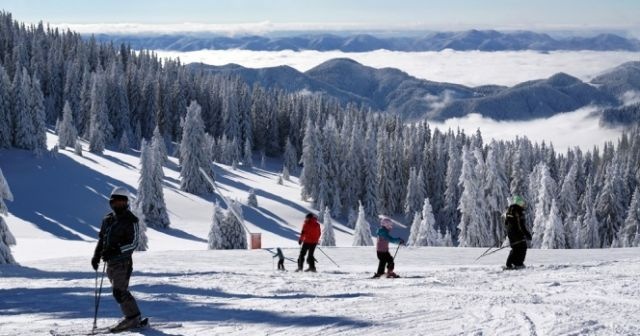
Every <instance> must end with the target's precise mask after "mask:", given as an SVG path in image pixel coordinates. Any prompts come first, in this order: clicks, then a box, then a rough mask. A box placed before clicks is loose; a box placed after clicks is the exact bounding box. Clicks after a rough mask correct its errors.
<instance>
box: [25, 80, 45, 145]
mask: <svg viewBox="0 0 640 336" xmlns="http://www.w3.org/2000/svg"><path fill="white" fill-rule="evenodd" d="M29 111H30V112H29V114H30V115H31V118H33V121H32V124H33V130H34V132H35V133H34V134H33V139H34V143H33V145H34V150H35V152H36V154H38V153H42V152H44V151H46V150H47V125H46V114H45V106H44V96H43V94H42V90H41V89H40V79H39V78H38V77H37V75H35V74H34V75H33V77H32V78H31V90H30V99H29Z"/></svg>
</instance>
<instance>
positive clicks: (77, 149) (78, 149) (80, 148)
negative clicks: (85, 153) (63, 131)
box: [73, 139, 82, 156]
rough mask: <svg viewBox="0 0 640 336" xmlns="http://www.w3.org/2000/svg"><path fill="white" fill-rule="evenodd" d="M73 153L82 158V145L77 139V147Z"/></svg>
mask: <svg viewBox="0 0 640 336" xmlns="http://www.w3.org/2000/svg"><path fill="white" fill-rule="evenodd" d="M73 152H74V153H76V155H77V156H82V144H81V143H80V141H78V139H76V145H75V147H74V149H73Z"/></svg>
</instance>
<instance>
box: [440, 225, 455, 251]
mask: <svg viewBox="0 0 640 336" xmlns="http://www.w3.org/2000/svg"><path fill="white" fill-rule="evenodd" d="M441 246H446V247H452V246H453V238H452V237H451V231H449V229H447V232H445V234H444V236H442V244H441Z"/></svg>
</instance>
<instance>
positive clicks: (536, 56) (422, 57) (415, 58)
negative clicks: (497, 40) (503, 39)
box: [156, 49, 640, 86]
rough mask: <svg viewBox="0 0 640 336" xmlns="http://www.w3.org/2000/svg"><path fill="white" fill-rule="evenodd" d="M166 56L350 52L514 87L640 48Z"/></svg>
mask: <svg viewBox="0 0 640 336" xmlns="http://www.w3.org/2000/svg"><path fill="white" fill-rule="evenodd" d="M156 52H157V53H158V55H159V56H161V57H171V58H175V57H180V59H181V60H182V61H183V62H185V63H192V62H202V63H206V64H212V65H225V64H229V63H235V64H240V65H242V66H245V67H249V68H263V67H272V66H278V65H288V66H291V67H293V68H295V69H297V70H300V71H306V70H309V69H311V68H313V67H315V66H317V65H318V64H320V63H322V62H325V61H327V60H330V59H333V58H340V57H346V58H351V59H353V60H355V61H358V62H360V63H362V64H364V65H368V66H372V67H374V68H384V67H392V68H397V69H400V70H402V71H405V72H407V73H408V74H410V75H412V76H415V77H418V78H422V79H427V80H431V81H436V82H450V83H456V84H463V85H468V86H478V85H485V84H498V85H507V86H512V85H515V84H517V83H521V82H524V81H527V80H532V79H540V78H547V77H549V76H551V75H553V74H555V73H558V72H565V73H568V74H570V75H572V76H575V77H578V78H580V79H582V80H585V81H589V80H590V79H592V78H593V77H595V76H597V75H598V74H600V73H602V72H603V71H605V70H607V69H610V68H613V67H615V66H618V65H620V64H622V63H624V62H628V61H640V53H638V52H624V51H605V52H601V51H553V52H548V53H543V52H536V51H497V52H484V51H455V50H444V51H439V52H435V51H434V52H403V51H389V50H376V51H371V52H361V53H348V52H341V51H315V50H304V51H292V50H284V51H251V50H236V49H233V50H200V51H190V52H178V51H164V50H158V51H156Z"/></svg>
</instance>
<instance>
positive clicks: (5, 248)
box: [0, 169, 16, 265]
mask: <svg viewBox="0 0 640 336" xmlns="http://www.w3.org/2000/svg"><path fill="white" fill-rule="evenodd" d="M4 200H8V201H13V194H12V193H11V190H10V189H9V184H8V183H7V180H5V178H4V175H3V174H2V170H1V169H0V265H1V264H15V263H16V261H15V259H13V255H12V254H11V249H10V248H9V246H10V245H15V244H16V239H15V238H14V236H13V235H12V234H11V231H9V226H8V225H7V223H6V222H5V220H4V217H3V216H7V215H8V209H7V205H6V204H5V203H4Z"/></svg>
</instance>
